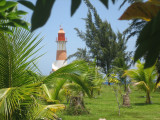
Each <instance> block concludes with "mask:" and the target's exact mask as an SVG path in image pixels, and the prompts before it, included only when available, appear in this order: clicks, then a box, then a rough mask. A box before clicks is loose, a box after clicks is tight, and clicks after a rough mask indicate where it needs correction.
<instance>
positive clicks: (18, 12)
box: [15, 10, 28, 15]
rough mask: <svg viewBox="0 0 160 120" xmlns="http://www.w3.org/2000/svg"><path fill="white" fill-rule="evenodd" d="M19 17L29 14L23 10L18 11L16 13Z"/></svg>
mask: <svg viewBox="0 0 160 120" xmlns="http://www.w3.org/2000/svg"><path fill="white" fill-rule="evenodd" d="M15 13H16V14H17V15H26V14H28V13H27V12H25V11H23V10H18V11H16V12H15Z"/></svg>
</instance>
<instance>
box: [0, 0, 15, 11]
mask: <svg viewBox="0 0 160 120" xmlns="http://www.w3.org/2000/svg"><path fill="white" fill-rule="evenodd" d="M17 4H18V3H17V2H12V1H6V4H5V5H4V6H1V7H0V12H2V11H5V10H7V9H8V8H11V7H14V6H16V5H17Z"/></svg>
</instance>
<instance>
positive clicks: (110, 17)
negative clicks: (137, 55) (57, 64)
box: [18, 0, 136, 75]
mask: <svg viewBox="0 0 160 120" xmlns="http://www.w3.org/2000/svg"><path fill="white" fill-rule="evenodd" d="M90 1H91V3H92V4H93V6H94V7H95V8H96V10H97V12H98V14H99V16H100V18H101V19H102V20H107V21H108V22H109V23H110V24H111V27H112V29H113V30H114V32H118V31H120V32H123V31H124V30H125V29H126V28H127V27H128V26H129V21H121V20H118V18H119V17H120V16H121V15H122V14H123V12H124V11H125V9H126V8H127V7H128V6H129V4H125V5H124V6H123V7H122V8H121V9H120V10H119V6H120V4H121V2H122V1H121V0H118V1H117V2H116V4H114V5H113V4H112V3H111V0H109V2H110V3H109V9H106V7H105V6H104V5H103V4H102V3H101V2H100V1H99V0H90ZM70 7H71V0H56V2H55V3H54V6H53V8H52V12H51V16H50V18H49V20H48V21H47V23H46V24H45V25H44V26H43V27H41V28H39V29H37V30H35V33H36V34H38V33H41V36H44V39H43V41H42V43H41V44H40V46H43V48H42V49H41V50H40V51H39V54H43V53H45V54H44V55H43V56H42V57H41V58H40V59H39V60H38V67H39V69H40V71H41V72H42V74H44V75H49V73H50V71H51V70H52V63H53V62H54V61H55V60H56V50H57V43H56V42H55V41H56V37H58V31H59V29H60V26H62V28H63V30H64V31H65V33H66V34H65V36H66V38H67V41H68V42H67V45H66V47H67V56H69V55H71V54H73V53H75V52H76V51H77V48H85V47H86V45H85V42H84V41H82V40H81V39H80V38H79V37H78V36H77V33H76V31H75V30H74V28H78V29H79V30H81V31H84V32H85V21H84V20H82V18H86V16H87V12H88V8H87V6H86V5H85V3H84V2H82V3H81V5H80V7H79V8H78V9H77V11H76V12H75V14H74V15H73V16H72V17H71V15H70V14H71V13H70ZM18 8H19V9H20V10H24V11H26V12H28V15H27V16H26V17H25V19H26V20H27V21H28V22H30V20H31V16H32V11H31V10H30V9H28V8H26V7H24V6H22V5H19V6H18ZM135 40H136V38H135V37H134V38H132V39H130V40H129V41H128V43H127V46H128V48H127V51H133V50H135V47H134V46H135ZM72 60H73V59H71V60H69V61H68V63H71V62H72Z"/></svg>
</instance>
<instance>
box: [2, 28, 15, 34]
mask: <svg viewBox="0 0 160 120" xmlns="http://www.w3.org/2000/svg"><path fill="white" fill-rule="evenodd" d="M1 32H4V33H8V34H10V35H13V32H12V30H10V29H9V28H7V27H0V33H1Z"/></svg>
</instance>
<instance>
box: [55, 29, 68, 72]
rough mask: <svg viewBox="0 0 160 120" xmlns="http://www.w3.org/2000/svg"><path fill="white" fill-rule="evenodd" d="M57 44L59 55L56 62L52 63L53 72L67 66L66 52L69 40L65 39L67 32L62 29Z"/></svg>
mask: <svg viewBox="0 0 160 120" xmlns="http://www.w3.org/2000/svg"><path fill="white" fill-rule="evenodd" d="M56 42H57V55H56V61H55V62H53V63H52V71H53V72H54V71H56V70H58V69H59V68H61V67H63V66H65V65H67V61H66V59H67V52H66V42H67V39H66V38H65V32H64V30H63V28H61V27H60V30H59V32H58V39H57V38H56Z"/></svg>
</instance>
